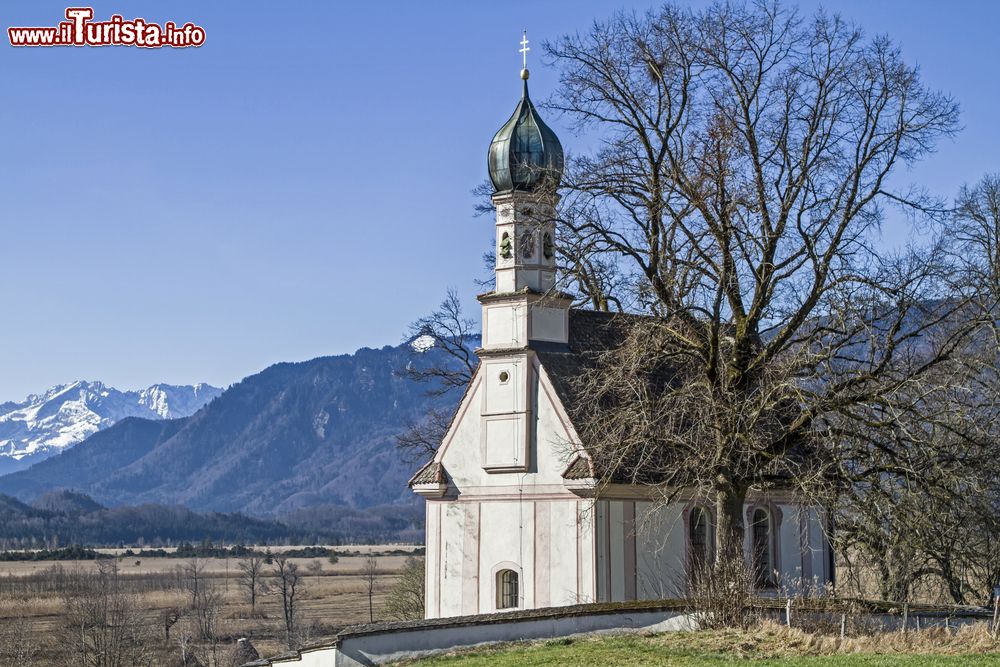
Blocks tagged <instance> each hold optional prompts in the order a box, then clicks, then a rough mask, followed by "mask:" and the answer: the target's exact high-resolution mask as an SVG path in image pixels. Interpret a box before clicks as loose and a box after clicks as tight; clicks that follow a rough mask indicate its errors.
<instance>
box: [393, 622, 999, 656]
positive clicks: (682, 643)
mask: <svg viewBox="0 0 1000 667" xmlns="http://www.w3.org/2000/svg"><path fill="white" fill-rule="evenodd" d="M998 651H1000V644H998V643H997V642H996V641H994V640H993V639H992V638H990V636H989V634H988V633H987V632H986V627H985V625H978V626H969V627H966V628H964V629H962V630H959V631H957V632H948V631H946V630H944V629H938V630H924V631H920V632H909V633H906V634H903V633H901V632H892V633H879V634H875V635H868V636H862V637H847V638H845V639H844V640H841V639H840V637H839V636H830V635H824V634H820V633H811V632H807V631H804V630H800V629H796V628H787V627H785V626H782V625H779V624H777V623H773V622H764V623H762V624H761V625H760V626H758V627H756V628H753V629H750V630H746V631H740V630H702V631H698V632H668V633H663V634H652V635H634V634H633V635H615V636H606V635H605V636H590V637H584V638H575V639H559V640H550V641H537V642H524V643H517V644H506V645H499V646H494V647H491V648H485V649H484V648H480V649H475V650H470V651H459V652H454V653H451V654H448V655H442V656H438V657H435V658H429V659H425V660H416V661H406V662H403V663H399V664H401V665H414V667H446V666H447V667H507V666H509V667H515V666H516V667H534V666H538V667H541V666H549V665H552V666H556V665H574V666H575V667H591V666H593V667H597V666H598V665H600V666H603V665H630V666H633V667H645V666H647V665H649V666H653V665H675V666H690V667H706V666H709V665H734V664H746V663H752V664H759V665H768V666H769V667H806V666H809V667H840V666H841V665H852V666H855V665H857V666H862V665H863V666H865V667H869V666H871V667H876V666H877V667H895V666H901V667H902V666H905V667H910V666H920V667H928V666H935V667H936V666H942V667H945V666H946V667H967V666H969V665H990V666H993V665H1000V653H998Z"/></svg>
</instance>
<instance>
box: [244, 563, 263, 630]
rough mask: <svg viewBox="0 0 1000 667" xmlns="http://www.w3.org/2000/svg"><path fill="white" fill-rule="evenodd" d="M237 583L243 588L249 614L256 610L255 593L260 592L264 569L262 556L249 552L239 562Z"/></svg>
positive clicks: (253, 613)
mask: <svg viewBox="0 0 1000 667" xmlns="http://www.w3.org/2000/svg"><path fill="white" fill-rule="evenodd" d="M238 567H239V570H240V575H239V579H238V582H239V585H240V587H241V588H242V589H243V591H244V593H245V595H246V600H247V602H249V603H250V614H251V615H255V614H256V612H257V595H258V594H259V593H260V583H261V582H260V579H261V575H262V573H263V569H264V557H263V556H260V555H257V554H255V553H251V554H250V555H248V556H247V557H246V558H243V559H241V560H240V562H239V565H238Z"/></svg>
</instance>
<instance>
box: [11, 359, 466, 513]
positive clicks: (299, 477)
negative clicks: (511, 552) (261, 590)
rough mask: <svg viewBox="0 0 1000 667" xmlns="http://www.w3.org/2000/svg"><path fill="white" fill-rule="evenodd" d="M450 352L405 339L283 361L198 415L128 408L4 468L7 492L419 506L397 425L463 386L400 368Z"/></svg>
mask: <svg viewBox="0 0 1000 667" xmlns="http://www.w3.org/2000/svg"><path fill="white" fill-rule="evenodd" d="M442 354H443V353H441V352H440V351H438V350H437V349H435V348H423V347H422V346H416V345H400V346H395V347H391V346H387V347H383V348H381V349H370V348H362V349H360V350H358V351H357V352H356V353H354V354H351V355H340V356H335V357H320V358H317V359H313V360H311V361H305V362H298V363H279V364H275V365H273V366H270V367H269V368H267V369H265V370H263V371H261V372H260V373H257V374H256V375H252V376H250V377H247V378H245V379H244V380H242V381H241V382H239V383H237V384H234V385H233V386H232V387H230V388H229V389H227V390H226V391H224V392H222V393H221V394H220V395H218V396H217V397H216V398H214V400H212V401H210V402H209V403H207V404H206V405H204V407H202V408H201V409H200V410H198V411H197V412H195V413H194V414H192V415H190V416H186V417H179V418H167V419H161V418H159V417H160V416H161V415H160V414H157V415H156V417H157V418H155V419H153V418H149V417H148V416H145V417H126V418H125V419H122V420H121V421H118V422H117V423H115V424H114V425H112V426H110V427H108V428H106V429H103V430H101V431H98V432H97V433H94V434H93V435H90V436H89V437H88V438H86V439H85V440H83V441H82V442H81V443H80V444H77V445H76V446H74V447H71V448H69V449H66V450H65V451H63V452H61V453H60V454H58V455H56V456H52V457H50V458H48V459H46V460H43V461H41V462H39V463H36V464H35V465H33V466H32V467H31V468H28V469H26V470H21V471H18V472H14V473H12V474H8V475H6V476H3V477H0V493H3V494H8V495H10V496H14V497H16V498H18V499H20V500H22V501H31V500H33V499H35V498H37V497H39V496H42V495H43V494H46V493H48V492H51V491H53V490H57V489H72V490H74V491H76V492H81V493H85V494H87V495H88V496H90V497H92V498H93V499H94V500H95V501H97V502H99V503H101V504H102V505H105V506H119V505H139V504H142V503H158V504H164V505H182V506H185V507H188V508H190V509H192V510H196V511H216V512H242V513H245V514H249V515H254V516H264V517H267V516H272V517H275V516H287V515H290V514H292V513H297V514H298V515H299V516H300V517H302V518H303V519H306V518H308V517H309V516H312V517H314V518H315V517H316V516H320V515H322V512H323V509H324V508H326V510H329V511H330V512H352V511H356V510H359V509H372V510H375V513H376V514H378V512H382V515H383V516H384V515H385V508H386V507H400V508H406V512H407V513H412V510H413V508H414V507H415V506H416V502H415V500H414V496H413V494H412V493H411V492H410V491H409V489H408V488H407V486H406V481H407V479H408V478H409V477H410V475H411V474H412V473H413V469H414V467H415V465H414V462H412V461H408V460H406V459H405V457H401V456H400V454H399V452H398V451H397V449H396V447H395V436H396V435H397V434H398V433H400V432H401V431H402V430H403V429H404V428H406V425H407V424H408V423H411V422H412V421H415V420H418V419H419V418H420V417H422V416H423V415H425V414H426V413H427V411H428V410H430V409H432V408H441V407H444V408H447V407H448V406H450V405H452V404H454V402H455V401H456V400H457V398H458V397H457V396H451V395H449V396H445V397H434V396H431V395H429V394H428V393H427V387H426V386H424V385H421V384H419V383H415V382H413V381H412V380H409V379H407V378H405V377H403V376H401V374H400V373H399V370H400V369H401V368H403V367H405V366H406V365H407V364H418V365H420V364H431V363H442V361H443V358H442V356H441V355H442ZM380 508H381V509H380ZM317 512H319V514H317ZM364 520H365V519H364V517H363V516H358V517H356V521H355V519H352V521H355V523H357V522H361V523H363V522H364ZM352 525H353V524H352Z"/></svg>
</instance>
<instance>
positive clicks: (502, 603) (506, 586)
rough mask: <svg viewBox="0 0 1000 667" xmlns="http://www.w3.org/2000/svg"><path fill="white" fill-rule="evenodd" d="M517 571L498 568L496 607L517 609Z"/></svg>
mask: <svg viewBox="0 0 1000 667" xmlns="http://www.w3.org/2000/svg"><path fill="white" fill-rule="evenodd" d="M517 584H518V581H517V572H515V571H514V570H500V571H499V572H497V609H517V607H518V606H519V604H520V603H519V600H518V585H517Z"/></svg>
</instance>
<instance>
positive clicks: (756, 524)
mask: <svg viewBox="0 0 1000 667" xmlns="http://www.w3.org/2000/svg"><path fill="white" fill-rule="evenodd" d="M750 539H751V549H752V551H751V556H752V559H753V572H754V579H755V580H756V583H757V585H758V586H772V585H774V579H773V572H774V540H773V539H772V535H771V513H770V512H768V511H767V510H766V509H764V508H763V507H758V508H757V509H755V510H754V511H753V515H752V519H751V522H750Z"/></svg>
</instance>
